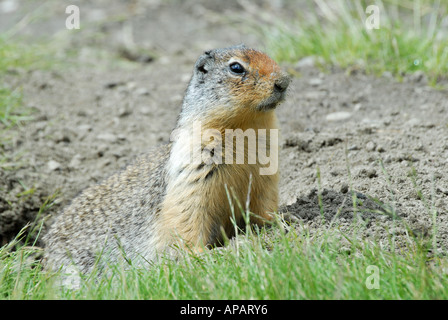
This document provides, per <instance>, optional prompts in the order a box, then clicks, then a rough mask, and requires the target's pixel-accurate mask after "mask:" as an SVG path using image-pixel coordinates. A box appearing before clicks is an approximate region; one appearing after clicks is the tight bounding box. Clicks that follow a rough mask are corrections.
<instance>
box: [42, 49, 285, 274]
mask: <svg viewBox="0 0 448 320" xmlns="http://www.w3.org/2000/svg"><path fill="white" fill-rule="evenodd" d="M289 82H290V78H289V77H288V76H287V75H286V74H285V73H284V72H283V71H282V70H281V69H280V68H279V66H278V65H277V64H276V63H275V62H274V61H273V60H272V59H271V58H269V57H268V56H267V55H266V54H264V53H262V52H259V51H257V50H254V49H249V48H246V47H245V46H244V45H239V46H234V47H230V48H224V49H215V50H210V51H206V52H205V53H204V54H203V55H201V56H200V57H199V59H198V60H197V62H196V64H195V66H194V72H193V76H192V78H191V80H190V83H189V85H188V88H187V90H186V93H185V97H184V100H183V104H182V110H181V113H180V115H179V118H178V121H177V126H176V128H175V130H174V131H173V132H175V133H176V134H173V135H172V136H173V139H172V140H174V141H172V142H170V143H169V144H167V145H164V146H161V147H158V148H155V149H153V150H151V151H150V152H148V153H147V154H145V155H144V156H141V157H140V158H138V159H137V160H135V161H134V163H132V164H130V165H129V166H127V167H126V168H125V169H124V170H123V171H121V172H119V173H117V174H115V175H113V176H111V177H110V178H108V179H106V180H105V181H103V182H102V183H101V184H99V185H96V186H93V187H90V188H88V189H86V190H85V191H84V192H82V193H81V194H80V195H79V196H78V197H77V198H75V199H74V200H73V201H72V203H71V204H70V205H69V206H68V207H67V208H65V210H63V212H62V213H61V214H59V215H58V216H57V218H56V219H55V222H54V223H53V224H52V226H51V228H50V230H49V232H48V233H47V235H46V236H45V238H44V241H45V245H46V248H45V255H44V264H45V265H46V266H47V267H48V268H52V269H57V268H59V267H61V266H69V265H72V266H73V265H74V266H76V267H77V269H78V270H79V271H80V272H89V271H91V269H92V268H93V266H94V264H95V263H97V257H98V254H100V253H101V257H104V260H107V261H108V262H116V261H118V260H120V259H122V257H123V256H125V257H126V258H127V259H129V260H132V261H133V262H134V261H138V260H139V258H143V259H141V261H153V260H154V259H155V258H156V257H157V256H159V255H160V254H161V253H163V252H166V251H167V250H168V251H169V249H168V248H170V247H171V246H172V245H173V244H174V243H175V242H176V241H177V240H179V239H180V240H181V241H182V243H183V244H184V245H185V246H187V247H189V248H196V249H197V250H199V251H200V250H201V248H204V247H206V246H209V245H213V244H217V243H220V241H222V237H223V233H225V234H226V235H227V236H231V235H232V231H233V230H234V226H233V225H232V221H231V220H232V218H234V219H235V220H236V221H237V222H241V221H242V219H243V218H242V213H241V210H240V208H239V207H238V206H237V200H239V201H240V203H241V204H243V207H244V206H245V203H246V201H247V203H248V205H249V209H250V212H252V213H253V214H252V215H251V222H253V223H256V224H260V225H261V224H263V222H264V220H271V219H273V216H272V213H274V212H276V211H277V207H278V172H276V170H274V172H272V173H271V174H260V168H263V167H266V165H265V164H266V162H264V163H263V164H262V161H261V160H260V159H259V157H258V155H257V156H256V159H255V161H252V162H251V161H250V157H251V155H250V154H249V148H248V145H249V143H248V144H244V152H243V153H244V161H243V163H238V162H237V161H236V163H230V164H229V163H228V161H224V160H229V159H225V156H227V155H228V154H227V153H225V152H224V147H222V149H220V148H221V146H222V144H221V145H218V142H220V143H222V142H226V137H228V136H227V135H226V130H229V129H233V130H236V129H241V130H242V131H244V132H246V133H247V132H248V131H247V130H248V129H250V130H253V131H252V132H255V134H256V137H257V138H258V144H262V143H260V142H263V139H264V140H266V141H268V140H269V137H271V138H272V135H271V136H270V134H271V132H273V131H275V130H276V129H277V119H276V116H275V112H274V110H275V107H276V106H277V105H278V104H279V103H280V102H281V101H283V99H284V97H285V93H286V89H287V87H288V85H289ZM194 124H199V125H200V129H201V130H202V132H206V131H207V129H213V130H214V131H213V132H215V136H213V139H209V140H208V141H202V140H201V143H200V146H199V149H200V150H199V153H200V154H201V155H204V154H209V156H210V158H209V159H204V158H203V157H201V158H200V159H199V161H198V159H197V158H195V157H194V156H191V154H194V152H190V151H191V148H192V143H193V140H194V139H193V138H192V135H191V134H192V130H193V126H194ZM271 129H273V130H271ZM274 129H275V130H274ZM260 130H261V131H260ZM263 130H264V131H263ZM216 132H218V133H221V134H222V135H220V137H216ZM259 132H263V133H264V132H267V136H263V137H262V135H261V134H259ZM246 138H248V137H246ZM260 138H262V139H260ZM248 139H249V138H248ZM232 140H233V137H232ZM274 140H276V139H271V141H270V143H269V141H268V143H266V144H265V145H266V150H265V151H267V152H268V153H270V154H271V155H272V154H277V153H276V152H278V141H274ZM227 141H229V138H227ZM224 145H226V146H227V144H226V143H224ZM216 146H219V147H216ZM193 148H194V147H193ZM231 150H232V151H231V152H233V155H232V157H233V156H235V157H237V156H238V155H237V154H236V153H237V152H238V150H237V143H236V142H235V143H234V144H232V148H231ZM220 151H223V152H220ZM256 151H257V152H258V151H260V150H259V149H257V150H256ZM271 158H273V157H271ZM217 159H218V160H219V161H213V160H217ZM252 160H253V159H252ZM271 160H272V161H277V159H271ZM274 165H275V164H274ZM274 169H276V168H274ZM249 187H250V188H249ZM229 195H231V197H230V198H229ZM232 199H233V200H232ZM229 200H230V201H229ZM232 206H233V207H234V208H231V207H232ZM232 212H233V216H232ZM106 257H107V259H105V258H106ZM102 259H103V258H102ZM129 260H128V261H129Z"/></svg>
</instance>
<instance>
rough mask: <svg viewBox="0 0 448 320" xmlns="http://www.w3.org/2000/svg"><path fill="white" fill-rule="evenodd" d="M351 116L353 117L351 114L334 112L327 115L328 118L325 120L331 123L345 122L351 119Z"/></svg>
mask: <svg viewBox="0 0 448 320" xmlns="http://www.w3.org/2000/svg"><path fill="white" fill-rule="evenodd" d="M351 116H352V113H351V112H348V111H339V112H333V113H329V114H327V116H326V117H325V120H327V121H329V122H333V121H343V120H347V119H349V118H350V117H351Z"/></svg>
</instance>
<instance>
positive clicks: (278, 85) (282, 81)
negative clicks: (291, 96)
mask: <svg viewBox="0 0 448 320" xmlns="http://www.w3.org/2000/svg"><path fill="white" fill-rule="evenodd" d="M289 82H290V79H289V77H288V76H282V77H280V78H278V79H277V80H275V82H274V90H275V91H277V92H285V90H286V89H287V88H288V86H289Z"/></svg>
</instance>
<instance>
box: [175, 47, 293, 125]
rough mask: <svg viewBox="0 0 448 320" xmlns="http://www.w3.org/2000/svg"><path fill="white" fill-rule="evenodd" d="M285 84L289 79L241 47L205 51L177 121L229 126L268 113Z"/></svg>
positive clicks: (257, 54)
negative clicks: (208, 121) (211, 122)
mask: <svg viewBox="0 0 448 320" xmlns="http://www.w3.org/2000/svg"><path fill="white" fill-rule="evenodd" d="M289 83H290V78H289V76H288V75H287V74H286V73H285V72H283V71H282V70H281V69H280V67H279V66H278V65H277V63H275V61H274V60H272V59H271V58H270V57H268V56H267V55H266V54H264V53H262V52H260V51H257V50H254V49H250V48H247V47H245V46H244V45H238V46H233V47H229V48H223V49H214V50H209V51H206V52H205V53H204V54H203V55H201V56H200V57H199V59H198V60H197V61H196V64H195V66H194V72H193V76H192V78H191V81H190V83H189V85H188V88H187V91H186V94H185V98H184V102H183V108H182V112H181V115H180V118H179V120H180V121H181V120H184V121H188V120H191V119H195V120H203V119H211V118H213V119H214V121H213V122H214V123H217V122H219V121H220V120H222V121H223V122H226V123H229V121H230V119H243V118H246V119H250V118H251V117H257V116H258V115H260V114H263V113H268V112H272V111H273V110H274V109H275V108H276V107H277V105H278V104H279V103H280V102H282V101H283V100H284V98H285V94H286V89H287V88H288V85H289ZM182 122H183V121H182Z"/></svg>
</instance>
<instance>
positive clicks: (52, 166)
mask: <svg viewBox="0 0 448 320" xmlns="http://www.w3.org/2000/svg"><path fill="white" fill-rule="evenodd" d="M61 167H62V166H61V164H60V163H59V162H57V161H54V160H50V161H48V162H47V169H48V171H56V170H60V169H61Z"/></svg>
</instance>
